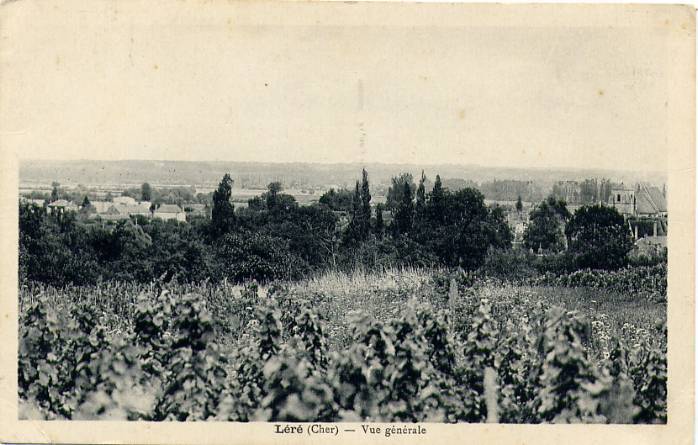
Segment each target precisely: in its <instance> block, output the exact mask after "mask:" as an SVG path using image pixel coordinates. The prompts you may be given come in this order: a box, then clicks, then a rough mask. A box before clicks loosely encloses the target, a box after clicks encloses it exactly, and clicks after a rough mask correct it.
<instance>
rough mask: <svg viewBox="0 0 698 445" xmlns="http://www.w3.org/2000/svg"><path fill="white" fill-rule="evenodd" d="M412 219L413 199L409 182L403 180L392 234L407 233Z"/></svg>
mask: <svg viewBox="0 0 698 445" xmlns="http://www.w3.org/2000/svg"><path fill="white" fill-rule="evenodd" d="M413 220H414V201H413V199H412V187H411V186H410V183H409V182H403V190H402V201H400V205H399V206H398V207H397V209H396V210H395V216H394V218H393V235H395V236H399V235H403V234H409V233H410V231H411V230H412V222H413Z"/></svg>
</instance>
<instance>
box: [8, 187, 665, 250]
mask: <svg viewBox="0 0 698 445" xmlns="http://www.w3.org/2000/svg"><path fill="white" fill-rule="evenodd" d="M591 181H593V182H592V184H593V185H594V188H596V190H593V191H592V192H590V193H587V194H588V195H590V196H588V197H585V196H584V187H585V185H588V183H589V182H591ZM446 182H447V183H451V184H453V185H461V183H462V184H466V185H468V186H477V183H474V182H472V181H468V182H466V181H462V180H459V181H457V180H446ZM492 183H493V184H494V185H495V186H497V187H496V188H497V189H498V190H497V193H498V194H497V195H495V196H491V197H494V198H502V197H503V198H505V199H485V202H486V204H487V205H488V206H490V207H501V208H502V210H503V211H504V213H505V215H506V222H507V224H508V226H509V228H510V230H511V232H512V234H513V239H512V247H513V248H520V247H521V246H522V245H523V238H524V233H525V232H526V229H527V227H528V225H529V215H530V212H531V211H532V210H533V209H534V208H535V206H536V205H538V204H539V203H538V202H531V201H528V200H522V199H521V195H520V194H519V195H518V200H512V198H513V197H514V196H516V193H517V192H518V193H521V192H522V190H523V191H524V192H525V193H528V196H527V198H529V199H531V195H532V194H535V195H534V196H538V195H540V188H541V187H540V186H538V185H537V184H535V183H533V182H532V181H496V180H495V181H493V182H492ZM56 184H57V183H54V185H56ZM488 185H490V188H485V186H488ZM148 187H150V186H149V185H148ZM340 187H341V186H338V185H332V186H331V187H329V186H328V189H329V190H334V188H340ZM107 188H109V187H107ZM483 188H484V192H485V194H486V196H487V195H488V194H489V195H491V194H492V191H491V189H492V187H491V184H485V183H483ZM54 189H56V191H54V192H53V193H52V194H51V196H53V198H58V199H53V200H52V199H51V197H50V196H48V193H45V196H44V197H43V198H35V197H31V196H37V194H38V193H36V192H32V193H27V191H26V188H25V190H24V191H23V193H20V201H21V202H24V203H31V204H34V205H36V206H38V207H46V209H47V211H48V212H49V213H53V214H55V213H64V212H75V213H76V214H77V215H80V216H81V219H83V220H85V221H86V222H90V223H100V224H102V225H103V226H105V225H107V226H108V225H111V224H114V223H116V222H118V221H125V220H134V221H137V219H138V218H149V219H150V218H152V219H160V220H163V221H170V220H171V221H178V222H181V223H186V222H187V221H190V220H191V219H192V218H197V217H201V218H210V216H211V206H210V204H209V203H208V201H210V196H211V193H212V191H211V188H210V187H207V188H205V190H204V189H202V190H198V189H196V188H195V187H194V186H192V187H191V190H192V193H190V196H189V198H187V197H186V196H185V197H184V198H183V199H182V198H180V199H178V203H168V202H158V203H156V202H152V201H150V200H145V199H142V200H139V199H136V198H135V197H133V195H136V193H135V192H133V189H131V193H128V192H127V191H125V190H122V191H121V193H122V194H123V195H128V194H130V195H131V196H113V194H118V193H119V190H118V189H114V187H113V186H112V187H111V190H109V191H108V192H105V191H104V190H105V187H99V186H98V187H95V188H94V189H88V190H87V191H86V192H85V190H84V188H83V187H80V192H84V193H85V196H84V198H83V199H82V201H80V200H79V199H65V198H63V197H58V193H57V190H58V187H54ZM197 191H199V192H204V193H198V194H197V193H196V192H197ZM264 192H265V190H255V189H237V190H235V193H234V196H233V198H232V201H233V204H234V206H235V208H236V209H241V208H247V207H248V201H250V200H252V199H253V198H255V197H257V196H259V195H261V194H262V193H264ZM385 192H386V187H381V188H380V192H379V193H381V194H378V195H374V196H373V199H372V201H371V208H372V214H373V216H374V217H375V215H376V211H377V208H383V211H382V212H383V213H382V217H383V219H384V221H385V222H386V223H390V221H391V220H392V212H391V211H389V210H385V207H384V204H385V202H386V196H385V194H383V193H385ZM536 192H537V193H536ZM77 193H78V192H73V193H66V195H68V196H70V195H73V196H75V195H76V194H77ZM288 193H289V194H290V195H291V196H293V197H294V199H296V202H297V203H298V205H306V206H307V205H313V204H317V203H318V201H319V199H320V198H321V196H323V195H322V193H315V191H310V192H308V191H306V190H303V191H300V190H291V191H288ZM39 195H40V194H39ZM88 195H91V196H93V197H98V198H101V199H93V200H90V199H89V198H88V197H87V196H88ZM550 196H554V197H556V198H558V199H561V200H563V201H564V202H565V203H566V206H567V209H568V211H569V212H570V214H574V212H575V211H576V210H577V209H579V208H580V207H582V205H591V204H599V205H605V206H610V207H613V208H615V209H616V210H617V211H618V213H620V214H621V215H622V216H623V218H624V220H625V222H626V224H627V228H628V233H629V234H630V235H631V236H632V239H633V241H634V248H633V251H632V252H630V255H631V256H639V255H645V256H653V255H658V254H661V253H662V252H663V251H664V250H665V249H666V247H667V231H668V228H667V227H668V222H667V204H666V187H662V188H661V189H660V188H659V187H657V186H655V185H651V184H647V183H641V182H638V183H636V184H634V185H633V186H626V185H624V184H623V183H612V182H610V181H607V180H602V181H600V182H598V183H597V181H596V180H586V181H584V182H580V181H574V180H565V181H557V182H555V183H554V184H553V185H552V189H551V192H550ZM143 197H145V196H143ZM202 201H204V202H202ZM583 203H584V204H583ZM334 213H335V214H336V215H337V217H338V219H339V221H338V222H339V226H340V227H345V226H346V225H347V224H348V221H349V215H348V212H347V211H341V210H337V211H335V212H334ZM565 239H566V238H565ZM565 247H566V246H565ZM539 250H540V251H538V252H534V253H538V254H539V255H542V254H543V253H544V252H543V251H542V249H539Z"/></svg>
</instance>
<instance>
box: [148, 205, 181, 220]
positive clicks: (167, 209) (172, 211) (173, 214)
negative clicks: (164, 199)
mask: <svg viewBox="0 0 698 445" xmlns="http://www.w3.org/2000/svg"><path fill="white" fill-rule="evenodd" d="M153 218H160V219H164V220H168V219H174V220H177V221H186V220H187V215H186V213H185V212H184V210H182V208H181V207H180V206H178V205H175V204H162V205H161V206H160V207H158V208H157V209H156V210H155V212H154V213H153Z"/></svg>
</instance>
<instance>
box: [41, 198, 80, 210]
mask: <svg viewBox="0 0 698 445" xmlns="http://www.w3.org/2000/svg"><path fill="white" fill-rule="evenodd" d="M48 209H49V213H63V212H65V211H72V212H77V211H78V206H77V205H75V204H73V203H72V202H70V201H66V200H65V199H59V200H57V201H53V202H52V203H50V204H49V205H48Z"/></svg>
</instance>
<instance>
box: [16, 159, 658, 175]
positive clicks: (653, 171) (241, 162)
mask: <svg viewBox="0 0 698 445" xmlns="http://www.w3.org/2000/svg"><path fill="white" fill-rule="evenodd" d="M23 162H105V163H109V162H112V163H116V162H172V163H174V162H180V163H191V164H194V163H215V162H222V163H235V164H274V165H288V164H301V165H322V166H333V165H336V166H343V165H357V166H367V165H380V166H414V167H456V168H457V167H465V168H492V169H494V168H501V169H508V170H563V171H585V170H599V171H604V172H623V173H645V174H659V175H664V176H666V175H668V172H665V171H662V170H637V169H625V168H616V169H610V168H607V167H563V166H551V167H542V166H508V165H503V166H495V165H487V164H463V163H452V164H449V163H438V164H436V163H420V164H416V163H404V162H382V161H371V162H360V161H353V162H322V161H234V160H222V159H213V160H210V159H201V160H195V161H193V160H185V159H85V158H81V159H31V158H25V159H19V164H20V165H21V164H22V163H23Z"/></svg>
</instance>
